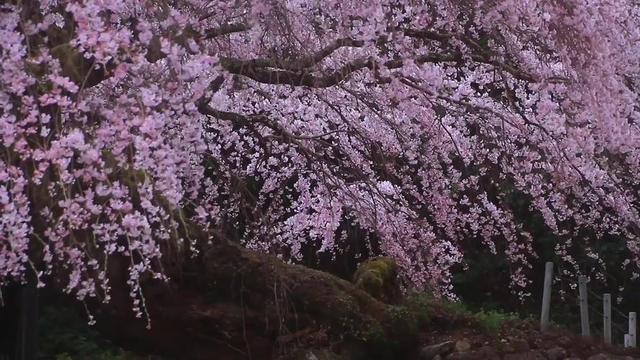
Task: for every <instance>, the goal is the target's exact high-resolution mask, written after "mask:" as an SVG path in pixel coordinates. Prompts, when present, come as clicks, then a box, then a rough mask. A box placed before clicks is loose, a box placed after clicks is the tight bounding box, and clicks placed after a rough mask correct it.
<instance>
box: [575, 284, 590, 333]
mask: <svg viewBox="0 0 640 360" xmlns="http://www.w3.org/2000/svg"><path fill="white" fill-rule="evenodd" d="M578 294H579V296H580V297H579V299H580V326H581V328H582V336H591V331H590V330H589V302H588V300H587V277H586V276H579V277H578Z"/></svg>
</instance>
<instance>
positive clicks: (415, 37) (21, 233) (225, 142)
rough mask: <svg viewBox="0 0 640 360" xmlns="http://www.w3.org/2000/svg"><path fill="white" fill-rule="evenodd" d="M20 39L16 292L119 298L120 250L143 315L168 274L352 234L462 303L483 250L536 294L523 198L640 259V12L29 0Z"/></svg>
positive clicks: (8, 151)
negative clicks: (146, 283)
mask: <svg viewBox="0 0 640 360" xmlns="http://www.w3.org/2000/svg"><path fill="white" fill-rule="evenodd" d="M0 37H1V38H2V42H1V44H0V51H1V57H2V61H0V136H1V137H2V142H1V143H0V154H1V155H0V206H1V208H2V211H1V212H0V284H6V283H8V282H10V281H22V280H24V276H25V274H26V273H27V272H30V271H33V272H34V273H35V274H37V276H38V278H39V279H40V283H41V285H44V284H43V282H44V281H45V280H44V279H45V278H46V277H47V276H46V275H48V274H51V273H52V272H53V273H56V274H59V276H62V277H63V278H64V279H65V280H64V284H65V287H66V291H67V292H69V293H72V294H74V295H75V296H76V297H77V298H78V299H80V300H83V299H85V298H87V297H98V298H100V299H102V300H104V301H109V298H110V286H111V285H110V283H109V274H108V261H109V259H110V258H111V257H112V256H114V255H121V256H125V257H126V258H127V259H129V261H130V265H129V269H128V271H129V276H128V285H129V287H130V289H131V293H130V295H131V298H132V301H133V306H134V310H135V311H136V312H138V313H139V314H140V315H142V313H143V312H144V296H143V291H142V287H141V285H140V282H141V280H142V279H143V278H146V277H154V278H157V279H164V278H166V275H167V273H166V271H165V270H163V260H164V259H167V258H170V257H181V256H184V255H185V254H190V255H192V256H196V255H197V253H198V251H201V250H202V249H203V248H205V247H206V246H212V244H213V245H215V243H216V241H220V239H223V238H225V237H228V236H229V234H238V236H237V237H238V240H239V241H241V242H242V243H243V244H244V245H245V246H247V247H250V248H254V249H259V250H261V251H266V252H272V253H276V254H279V255H281V256H282V257H283V258H285V259H287V260H291V261H295V260H296V259H299V258H300V257H301V256H302V253H301V249H302V247H303V246H304V245H305V244H309V243H311V244H317V250H318V251H320V252H339V251H340V249H341V247H342V246H343V244H344V241H345V239H344V234H343V233H342V231H341V229H342V227H341V224H343V223H345V222H349V223H352V224H356V225H357V226H358V227H360V228H362V229H364V230H365V231H367V232H368V233H370V235H371V238H372V239H373V238H375V239H376V243H377V244H378V246H379V249H380V251H381V252H382V253H384V254H386V255H388V256H391V257H392V258H393V259H394V260H395V261H396V262H397V263H398V264H399V266H400V268H401V269H402V274H403V279H404V281H405V283H406V284H407V286H412V287H418V288H422V287H426V286H429V287H432V288H434V289H438V290H439V291H440V292H442V293H445V294H447V293H450V292H451V285H450V276H451V273H450V269H451V267H452V266H453V265H454V264H458V263H460V262H462V261H464V246H463V244H464V242H465V241H470V240H472V241H478V242H482V244H483V246H486V247H487V248H488V249H490V250H491V251H492V252H494V253H496V254H504V256H505V257H506V258H507V259H508V261H509V262H510V263H511V265H512V280H513V284H512V285H513V287H514V291H524V289H525V288H526V286H527V284H528V280H527V276H526V273H527V271H526V270H527V268H528V267H530V263H531V260H532V258H534V257H535V256H536V254H535V253H534V251H533V247H532V244H533V241H534V239H532V237H531V235H529V234H528V233H527V232H526V231H525V229H524V228H523V226H522V224H520V223H519V222H518V219H517V218H516V217H514V215H513V212H512V209H511V207H510V203H509V202H508V201H507V199H508V198H509V197H513V196H520V197H525V198H526V199H528V201H529V203H530V206H531V208H532V210H534V211H535V212H537V213H539V214H541V216H542V217H543V218H544V221H545V224H546V226H547V227H548V228H549V229H550V231H553V232H554V234H556V235H557V239H558V242H557V247H556V250H557V253H558V255H559V256H561V257H562V258H563V259H564V260H565V261H567V262H569V263H571V262H573V261H574V260H573V254H572V250H571V249H573V248H575V246H574V245H575V244H579V247H580V248H581V249H583V251H585V252H587V253H589V254H590V256H593V257H597V256H598V254H597V253H595V252H593V251H592V250H591V246H592V243H591V242H590V241H598V239H600V238H602V237H603V236H604V235H605V234H616V235H620V236H622V237H624V238H625V239H626V244H627V248H628V252H629V261H628V262H625V266H630V267H631V268H633V269H635V268H637V266H638V264H640V247H639V245H640V242H639V238H638V236H639V235H640V231H639V230H640V227H639V226H640V218H639V214H638V205H639V201H640V196H639V195H638V190H639V185H640V184H639V182H640V177H639V176H638V175H637V174H638V173H639V172H640V129H639V128H638V121H640V118H639V114H638V99H637V96H638V87H639V85H640V82H639V81H640V79H639V77H638V75H639V74H640V71H639V70H640V64H639V61H640V42H639V40H640V7H639V6H638V4H636V3H634V2H633V1H630V0H617V1H614V0H610V1H609V0H602V1H587V0H570V1H554V0H532V1H514V0H476V1H474V0H435V1H430V2H420V1H407V0H395V1H351V0H344V1H311V0H289V1H244V0H235V1H217V0H212V1H203V0H173V1H165V0H158V1H149V0H117V1H105V0H40V1H37V0H20V1H18V0H12V1H9V2H8V3H7V2H5V3H3V4H2V5H0ZM191 224H198V225H197V226H199V227H200V228H202V229H206V230H207V231H208V232H209V234H210V242H206V241H204V242H203V241H200V239H198V238H196V237H195V236H192V234H190V232H189V229H190V226H192V225H191ZM585 233H589V234H596V235H595V237H587V236H585V235H584V234H585ZM220 261H224V259H220Z"/></svg>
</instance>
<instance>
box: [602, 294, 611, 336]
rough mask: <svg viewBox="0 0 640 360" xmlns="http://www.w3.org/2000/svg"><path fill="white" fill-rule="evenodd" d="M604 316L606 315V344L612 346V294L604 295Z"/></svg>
mask: <svg viewBox="0 0 640 360" xmlns="http://www.w3.org/2000/svg"><path fill="white" fill-rule="evenodd" d="M602 310H603V311H602V314H604V319H603V320H604V321H603V323H604V342H605V343H607V344H611V294H608V293H607V294H604V295H602Z"/></svg>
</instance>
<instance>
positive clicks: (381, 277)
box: [353, 257, 401, 304]
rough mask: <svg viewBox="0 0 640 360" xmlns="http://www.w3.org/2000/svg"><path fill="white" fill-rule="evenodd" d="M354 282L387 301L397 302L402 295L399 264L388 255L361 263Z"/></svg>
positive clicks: (377, 297)
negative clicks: (399, 281) (399, 282)
mask: <svg viewBox="0 0 640 360" xmlns="http://www.w3.org/2000/svg"><path fill="white" fill-rule="evenodd" d="M353 282H354V284H355V285H356V286H357V287H358V288H360V289H362V290H364V291H366V292H367V293H368V294H369V295H371V296H373V297H374V298H376V299H378V300H380V301H382V302H385V303H390V304H392V303H397V302H398V300H399V299H400V297H401V292H400V286H399V284H398V265H397V264H396V263H395V262H394V261H393V260H392V259H391V258H388V257H376V258H372V259H369V260H367V261H365V262H363V263H362V264H360V266H359V267H358V270H357V271H356V273H355V274H354V276H353Z"/></svg>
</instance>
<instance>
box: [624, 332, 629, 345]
mask: <svg viewBox="0 0 640 360" xmlns="http://www.w3.org/2000/svg"><path fill="white" fill-rule="evenodd" d="M629 343H630V341H629V334H624V347H626V348H628V347H629Z"/></svg>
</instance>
